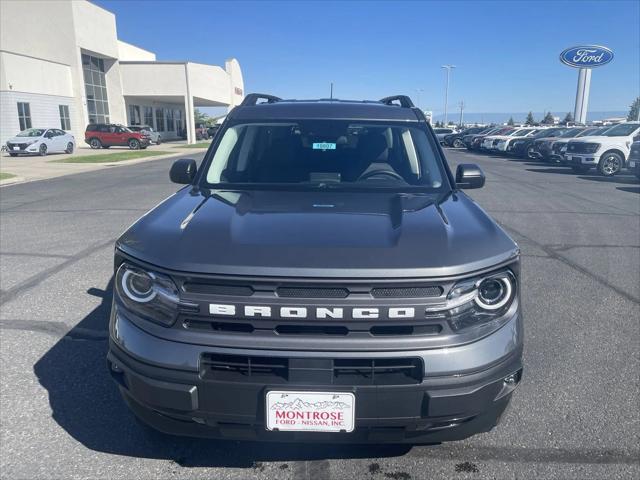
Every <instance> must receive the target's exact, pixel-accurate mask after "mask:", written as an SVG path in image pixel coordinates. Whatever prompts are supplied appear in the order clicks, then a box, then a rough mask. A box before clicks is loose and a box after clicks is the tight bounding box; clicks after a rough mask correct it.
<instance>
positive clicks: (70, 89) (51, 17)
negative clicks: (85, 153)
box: [0, 0, 244, 144]
mask: <svg viewBox="0 0 640 480" xmlns="http://www.w3.org/2000/svg"><path fill="white" fill-rule="evenodd" d="M149 28H151V27H149ZM243 95H244V85H243V80H242V72H241V70H240V65H239V63H238V61H237V60H235V59H230V60H227V61H226V62H225V65H224V68H222V67H220V66H215V65H205V64H202V63H194V62H189V61H170V62H169V61H157V60H156V55H155V54H154V53H152V52H150V51H148V50H145V49H142V48H140V47H137V46H134V45H131V44H128V43H126V42H123V41H121V40H118V35H117V30H116V18H115V15H114V14H113V13H111V12H109V11H107V10H104V9H103V8H101V7H98V6H97V5H94V4H93V3H90V2H88V1H85V0H73V1H72V0H60V1H57V0H44V1H36V0H32V1H17V0H16V1H0V142H1V144H4V143H5V142H6V140H7V139H8V138H10V137H12V136H14V135H15V134H16V133H18V132H19V131H20V130H24V129H25V128H30V127H34V128H38V127H40V128H60V129H63V130H66V131H68V132H70V133H72V134H73V135H74V136H75V137H76V139H77V140H78V142H79V143H80V142H82V139H83V138H84V131H85V128H86V126H87V124H89V123H102V122H106V123H119V124H124V125H150V126H152V127H153V128H154V129H156V130H157V131H159V132H160V134H161V136H162V138H163V139H164V140H171V139H178V138H180V137H182V136H186V138H187V140H188V141H189V142H190V143H193V142H195V127H196V126H195V125H194V109H195V108H196V107H229V108H230V107H233V106H234V105H237V104H239V103H240V102H241V101H242V98H243Z"/></svg>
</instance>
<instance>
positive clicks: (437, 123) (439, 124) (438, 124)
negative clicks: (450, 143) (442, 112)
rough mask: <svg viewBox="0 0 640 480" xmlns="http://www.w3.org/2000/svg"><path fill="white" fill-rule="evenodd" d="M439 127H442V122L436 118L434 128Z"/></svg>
mask: <svg viewBox="0 0 640 480" xmlns="http://www.w3.org/2000/svg"><path fill="white" fill-rule="evenodd" d="M440 127H442V122H441V121H440V120H438V121H437V122H436V128H440Z"/></svg>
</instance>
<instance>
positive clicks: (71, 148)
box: [64, 142, 73, 154]
mask: <svg viewBox="0 0 640 480" xmlns="http://www.w3.org/2000/svg"><path fill="white" fill-rule="evenodd" d="M64 152H65V153H68V154H72V153H73V143H72V142H69V143H67V148H66V150H65V151H64Z"/></svg>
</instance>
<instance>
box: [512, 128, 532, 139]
mask: <svg viewBox="0 0 640 480" xmlns="http://www.w3.org/2000/svg"><path fill="white" fill-rule="evenodd" d="M531 132H533V130H532V129H527V130H518V131H516V132H514V133H512V134H511V136H512V137H524V136H525V135H528V134H530V133H531Z"/></svg>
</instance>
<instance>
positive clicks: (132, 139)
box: [84, 123, 151, 150]
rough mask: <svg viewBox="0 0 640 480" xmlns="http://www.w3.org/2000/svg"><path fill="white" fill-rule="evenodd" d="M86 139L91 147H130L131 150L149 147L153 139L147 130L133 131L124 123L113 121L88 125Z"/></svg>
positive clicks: (85, 133)
mask: <svg viewBox="0 0 640 480" xmlns="http://www.w3.org/2000/svg"><path fill="white" fill-rule="evenodd" d="M84 141H85V142H86V143H87V144H89V146H90V147H91V148H109V147H113V146H122V147H129V148H130V149H131V150H138V149H139V148H147V147H148V146H149V143H151V139H150V137H149V135H148V134H146V133H145V132H133V131H131V130H129V129H128V128H127V127H125V126H123V125H116V124H112V123H92V124H90V125H87V129H86V130H85V132H84Z"/></svg>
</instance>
